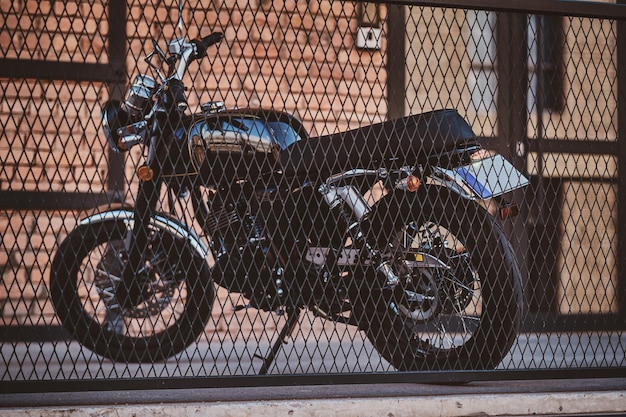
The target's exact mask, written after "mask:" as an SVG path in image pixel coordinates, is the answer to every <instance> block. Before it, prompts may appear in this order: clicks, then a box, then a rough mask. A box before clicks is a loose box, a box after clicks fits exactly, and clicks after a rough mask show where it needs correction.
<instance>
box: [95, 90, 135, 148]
mask: <svg viewBox="0 0 626 417" xmlns="http://www.w3.org/2000/svg"><path fill="white" fill-rule="evenodd" d="M130 123H131V120H130V118H129V117H128V113H127V112H126V110H124V109H123V108H122V106H121V103H120V102H119V101H118V100H109V101H107V102H106V104H105V105H104V108H103V109H102V129H103V130H104V135H105V136H106V138H107V142H108V143H109V146H110V147H111V149H113V150H115V151H117V152H123V151H125V150H126V149H123V148H120V147H119V146H118V141H119V138H120V136H119V135H118V133H117V130H118V129H119V128H120V127H122V126H126V125H129V124H130Z"/></svg>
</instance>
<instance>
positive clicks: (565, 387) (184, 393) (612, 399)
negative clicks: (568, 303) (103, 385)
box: [0, 378, 626, 417]
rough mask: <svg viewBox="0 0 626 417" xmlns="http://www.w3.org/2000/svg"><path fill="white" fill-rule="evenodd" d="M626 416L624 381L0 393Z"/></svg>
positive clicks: (46, 416) (323, 411)
mask: <svg viewBox="0 0 626 417" xmlns="http://www.w3.org/2000/svg"><path fill="white" fill-rule="evenodd" d="M619 414H623V415H626V378H611V379H584V380H541V381H493V382H477V383H470V384H465V385H458V386H444V385H428V384H372V385H366V384H362V385H335V386H331V385H327V386H288V387H255V388H210V389H192V390H151V391H144V390H133V391H108V392H68V393H41V394H6V395H4V394H3V395H0V415H2V416H3V417H66V416H71V417H82V416H85V417H101V416H102V417H105V416H106V417H153V416H154V417H161V416H181V417H182V416H193V417H273V416H280V417H282V416H285V417H335V416H336V417H353V416H354V417H369V416H371V417H461V416H485V415H489V416H530V415H537V416H571V415H578V416H581V415H582V416H585V415H619Z"/></svg>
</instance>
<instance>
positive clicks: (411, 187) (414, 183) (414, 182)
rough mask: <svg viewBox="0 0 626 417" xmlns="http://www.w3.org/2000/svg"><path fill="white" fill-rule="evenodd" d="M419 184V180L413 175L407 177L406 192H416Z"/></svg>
mask: <svg viewBox="0 0 626 417" xmlns="http://www.w3.org/2000/svg"><path fill="white" fill-rule="evenodd" d="M420 184H421V183H420V179H419V178H417V177H416V176H415V175H409V176H408V177H406V190H407V191H410V192H412V193H414V192H415V191H417V189H418V188H420Z"/></svg>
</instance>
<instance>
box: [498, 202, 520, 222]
mask: <svg viewBox="0 0 626 417" xmlns="http://www.w3.org/2000/svg"><path fill="white" fill-rule="evenodd" d="M518 214H519V206H518V205H517V204H510V205H507V206H503V207H500V218H501V219H502V220H505V219H510V218H511V217H515V216H517V215H518Z"/></svg>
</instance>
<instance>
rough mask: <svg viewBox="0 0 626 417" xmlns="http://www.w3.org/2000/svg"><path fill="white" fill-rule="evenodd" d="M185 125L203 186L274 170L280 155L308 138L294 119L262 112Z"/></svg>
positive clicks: (197, 117) (196, 119)
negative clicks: (289, 147) (294, 144)
mask: <svg viewBox="0 0 626 417" xmlns="http://www.w3.org/2000/svg"><path fill="white" fill-rule="evenodd" d="M188 126H189V127H188V128H187V129H185V130H186V143H187V144H188V150H189V157H190V160H191V162H192V165H193V167H194V168H195V171H196V173H197V175H198V176H199V177H200V179H201V181H202V182H203V183H204V184H205V185H211V184H219V183H220V182H223V181H226V182H232V181H236V180H239V179H250V178H256V177H258V176H260V175H263V174H267V173H269V172H272V171H274V170H277V169H279V168H280V152H281V151H282V150H284V149H286V148H287V147H288V146H290V145H291V144H293V143H295V142H297V141H299V140H301V139H306V138H307V136H308V135H307V133H306V131H305V130H304V128H303V127H302V124H301V123H300V121H299V120H297V119H296V118H295V117H293V116H291V115H289V114H287V113H282V112H277V111H273V110H262V109H240V110H228V111H220V112H216V113H211V114H202V115H195V116H194V117H193V118H192V120H191V121H190V122H189V124H188Z"/></svg>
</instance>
